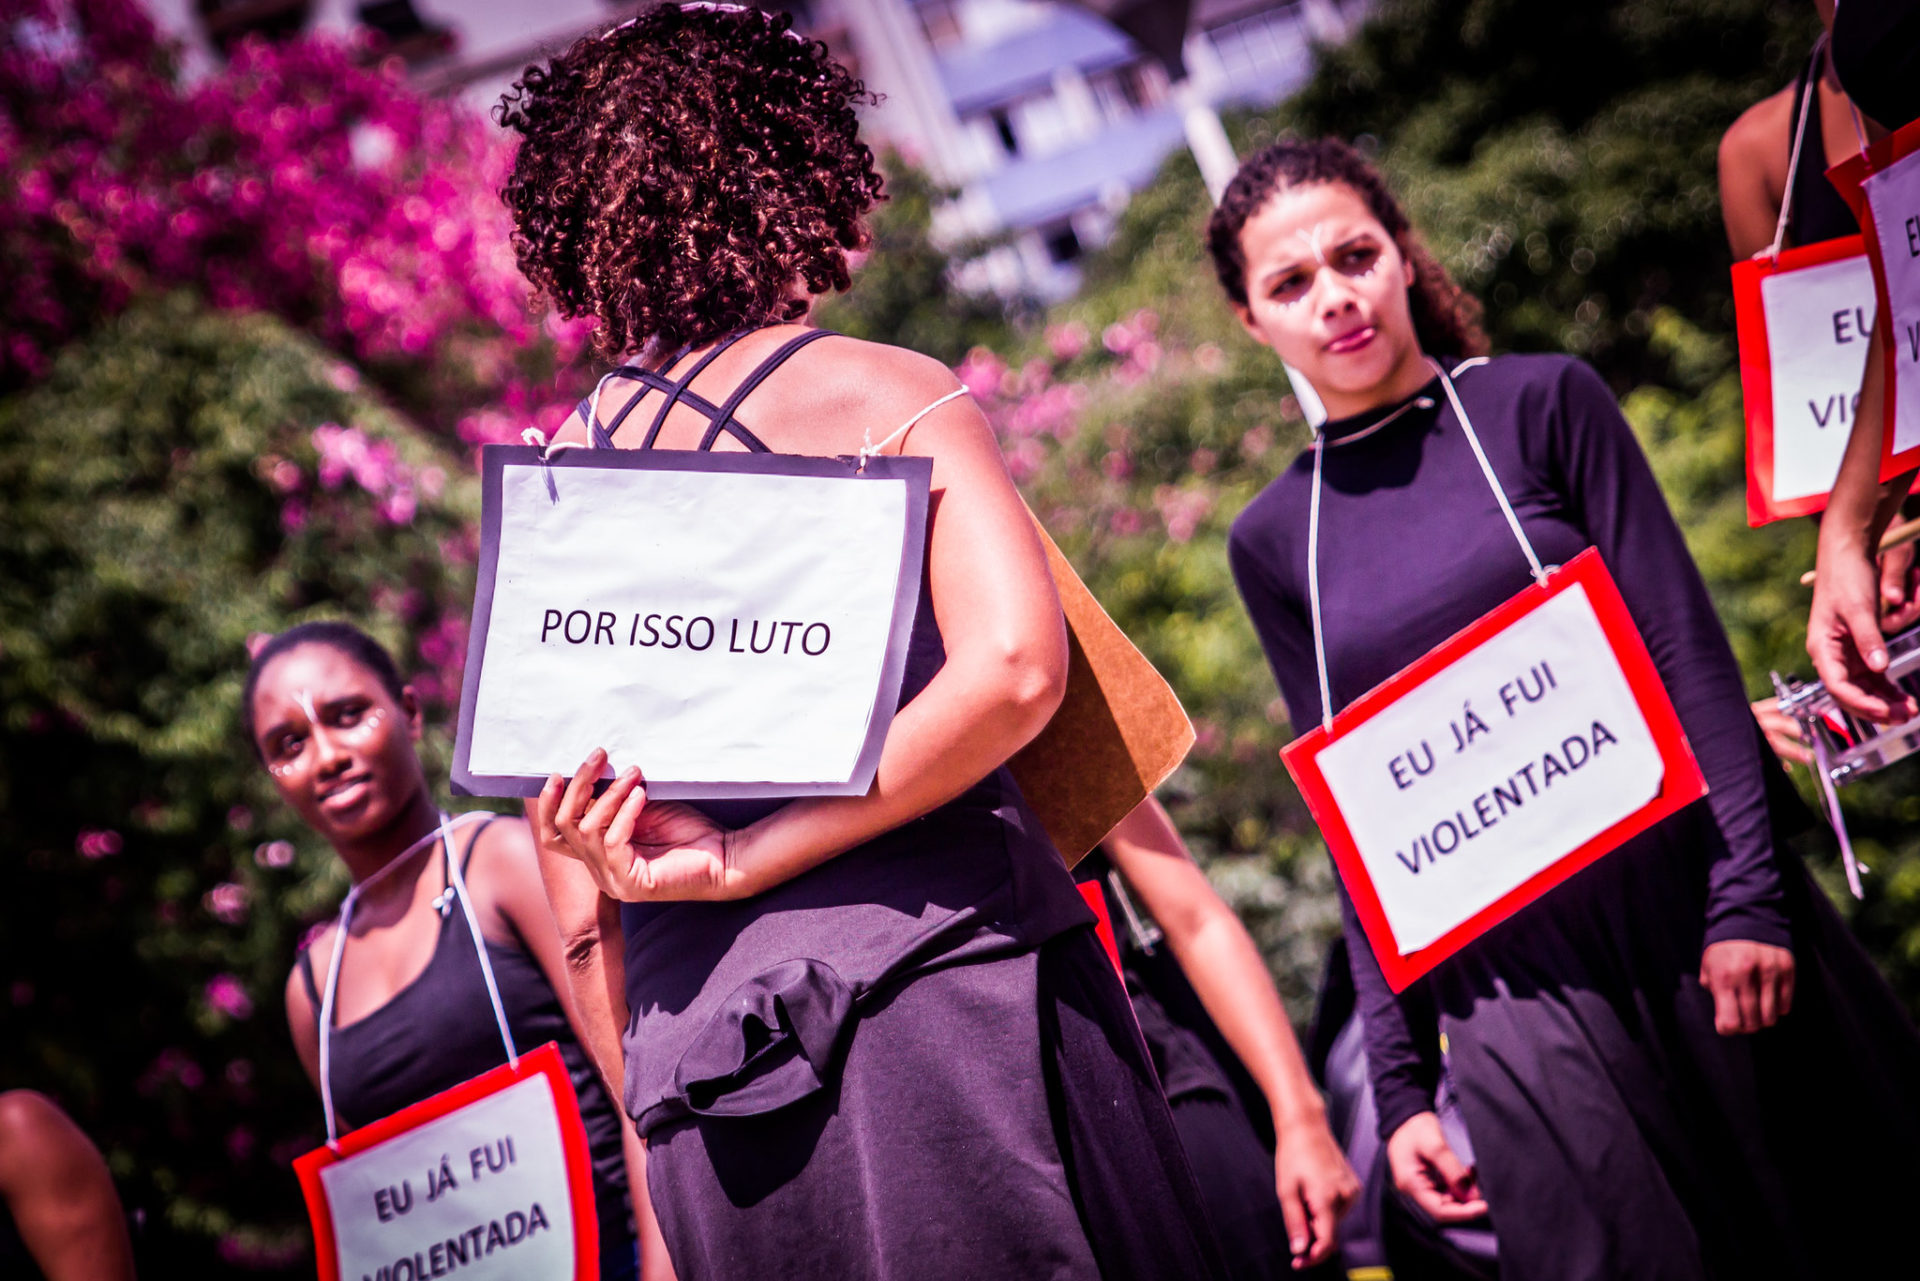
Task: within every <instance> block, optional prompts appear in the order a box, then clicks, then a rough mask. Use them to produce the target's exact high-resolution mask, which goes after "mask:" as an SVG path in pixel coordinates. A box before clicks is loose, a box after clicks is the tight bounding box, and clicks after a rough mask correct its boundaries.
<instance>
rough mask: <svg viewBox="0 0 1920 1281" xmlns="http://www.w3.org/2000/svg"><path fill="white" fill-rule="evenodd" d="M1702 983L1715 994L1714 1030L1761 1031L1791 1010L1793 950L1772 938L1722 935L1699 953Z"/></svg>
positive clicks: (1723, 1033)
mask: <svg viewBox="0 0 1920 1281" xmlns="http://www.w3.org/2000/svg"><path fill="white" fill-rule="evenodd" d="M1700 986H1701V987H1704V988H1706V989H1707V991H1708V992H1710V993H1712V995H1713V1030H1714V1031H1716V1032H1718V1033H1719V1034H1720V1035H1721V1036H1739V1035H1741V1034H1742V1033H1747V1032H1758V1031H1759V1030H1760V1029H1761V1028H1768V1027H1772V1026H1773V1025H1774V1024H1775V1023H1778V1022H1779V1021H1780V1020H1781V1019H1783V1018H1785V1017H1786V1016H1787V1014H1788V1012H1789V1011H1790V1010H1792V1009H1793V953H1792V952H1790V951H1788V950H1787V949H1786V948H1784V947H1775V946H1773V945H1772V944H1771V943H1754V942H1749V941H1748V940H1746V939H1722V940H1721V941H1720V942H1718V943H1712V944H1709V945H1708V946H1707V949H1706V951H1704V952H1702V953H1701V954H1700Z"/></svg>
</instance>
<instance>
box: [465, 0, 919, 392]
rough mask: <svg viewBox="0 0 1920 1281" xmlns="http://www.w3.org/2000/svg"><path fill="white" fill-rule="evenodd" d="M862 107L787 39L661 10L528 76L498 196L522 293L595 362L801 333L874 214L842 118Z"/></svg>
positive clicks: (509, 116)
mask: <svg viewBox="0 0 1920 1281" xmlns="http://www.w3.org/2000/svg"><path fill="white" fill-rule="evenodd" d="M872 101H875V99H874V98H873V96H872V95H870V94H868V93H867V91H866V87H865V86H864V85H863V84H862V83H861V82H860V81H858V80H856V79H854V77H853V76H852V75H851V74H850V73H849V72H848V71H847V69H846V68H845V67H842V66H841V65H840V64H838V63H837V62H835V61H834V60H833V59H832V57H831V56H830V55H829V54H828V52H827V47H826V46H825V45H824V44H821V43H820V42H819V41H817V40H803V39H801V38H800V37H798V36H797V35H795V34H794V33H793V32H792V19H791V18H789V17H788V16H786V15H785V14H768V13H764V12H762V11H760V10H757V9H741V10H721V9H713V8H703V7H687V8H682V7H680V6H678V5H674V4H663V5H660V6H659V7H658V8H654V9H650V10H648V11H647V12H646V13H644V14H642V15H641V16H640V17H638V18H636V19H634V20H633V21H631V22H628V23H625V24H623V25H621V26H617V27H614V28H612V29H611V30H608V31H605V32H602V33H600V34H598V35H592V36H587V37H584V38H582V39H581V40H578V41H576V42H575V43H574V45H573V47H572V48H570V49H568V50H567V51H566V52H565V53H563V54H561V55H560V56H558V57H556V58H554V59H553V61H552V62H551V63H549V64H548V65H546V66H544V67H540V66H531V67H528V68H527V70H526V72H525V74H524V75H522V76H521V77H520V79H519V80H518V81H517V82H515V84H514V86H513V89H512V90H511V91H510V92H508V94H507V95H506V96H505V97H504V98H502V99H501V101H500V105H499V106H498V107H497V108H495V111H494V118H495V119H496V120H498V121H499V122H500V124H502V125H503V126H505V127H506V128H508V129H511V130H513V131H514V132H516V133H518V134H520V135H521V141H520V150H519V154H518V156H517V157H516V159H515V161H514V166H513V172H512V175H511V176H510V177H509V178H508V180H507V184H506V189H505V190H504V191H503V192H502V193H501V195H502V198H503V199H504V200H505V201H506V203H507V207H508V208H509V209H511V210H512V211H513V219H514V236H513V247H514V253H515V255H516V257H517V258H518V259H519V262H520V269H521V271H523V272H524V273H525V274H526V276H527V279H529V280H531V281H532V282H533V283H534V285H535V286H536V287H537V288H538V289H539V290H540V291H541V292H542V293H543V294H545V295H546V296H547V297H548V298H549V299H551V300H552V302H553V304H554V306H555V307H557V308H558V309H559V311H560V312H561V313H562V314H563V315H566V316H573V317H590V318H592V319H593V320H595V321H597V322H598V326H597V330H596V333H595V342H596V343H597V345H598V346H599V347H600V348H601V350H602V351H604V352H606V353H607V354H609V355H616V356H617V355H619V354H622V353H625V352H629V351H635V350H637V349H639V348H640V347H641V346H643V345H644V344H646V343H647V342H648V341H649V340H651V341H652V342H654V343H657V344H659V345H660V346H663V347H668V348H672V347H678V346H681V345H683V344H696V343H703V342H707V341H710V340H712V339H714V338H718V337H720V336H721V335H723V334H727V333H731V332H733V331H735V330H738V329H743V328H747V327H750V326H755V325H763V324H768V323H772V322H775V321H780V320H794V319H798V318H799V317H800V316H802V315H804V314H805V312H806V309H807V305H808V300H807V298H806V297H803V296H800V294H799V290H798V289H796V286H798V287H799V288H800V289H804V291H805V293H806V294H807V295H812V294H820V293H825V292H827V291H829V290H837V289H845V288H846V287H847V285H848V283H849V277H848V267H847V254H848V253H849V252H850V251H853V250H857V249H860V248H863V247H864V246H865V245H866V243H867V231H866V227H865V224H864V221H863V219H864V216H865V214H866V212H867V211H868V210H869V209H871V208H872V207H873V205H874V203H875V202H876V201H878V200H880V199H883V196H882V194H881V181H880V175H879V173H878V172H877V171H876V170H875V168H874V162H873V153H872V152H871V151H870V150H868V148H867V146H866V144H865V143H863V142H861V141H860V137H859V126H858V122H857V121H856V119H855V117H854V106H855V104H857V103H861V102H872Z"/></svg>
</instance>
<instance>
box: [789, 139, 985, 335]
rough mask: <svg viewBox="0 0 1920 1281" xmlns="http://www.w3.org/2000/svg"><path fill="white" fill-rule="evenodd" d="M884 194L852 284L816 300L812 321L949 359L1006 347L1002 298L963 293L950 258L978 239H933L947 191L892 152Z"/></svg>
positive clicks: (886, 161) (974, 249)
mask: <svg viewBox="0 0 1920 1281" xmlns="http://www.w3.org/2000/svg"><path fill="white" fill-rule="evenodd" d="M881 159H882V165H883V167H884V168H885V170H886V178H887V200H886V203H884V204H882V205H881V206H880V207H879V209H877V210H876V211H875V212H874V215H873V218H872V220H871V231H872V235H873V245H872V249H871V251H870V252H869V253H868V255H867V258H866V260H865V262H864V263H862V264H861V265H860V267H859V268H858V270H857V271H856V272H855V273H854V283H853V287H852V289H850V290H849V291H848V292H846V293H845V294H841V295H839V296H837V297H833V298H829V299H827V300H826V301H825V302H823V303H821V305H820V308H819V313H818V317H817V319H818V322H819V323H820V325H822V326H823V327H824V328H827V329H833V330H838V331H839V332H840V333H843V334H846V335H848V336H849V337H852V338H864V339H866V340H867V341H869V342H885V343H894V344H897V345H898V346H902V347H910V348H912V349H913V350H915V351H920V352H925V353H926V354H927V355H929V356H934V357H937V358H938V359H940V360H944V361H946V362H947V363H948V364H950V365H954V364H958V363H959V362H960V359H961V357H963V356H965V355H966V354H967V352H968V351H969V350H971V349H972V348H974V347H983V346H984V347H1004V346H1005V345H1006V344H1007V342H1008V341H1009V339H1010V337H1011V334H1010V331H1009V329H1008V323H1007V316H1008V310H1009V309H1008V307H1007V305H1006V304H1003V303H1002V302H1001V300H999V299H997V298H993V297H982V296H979V295H975V294H969V293H967V292H966V291H965V290H963V289H961V288H960V287H959V286H957V285H956V284H955V283H954V281H953V262H954V258H955V256H956V253H957V255H958V256H959V257H960V258H966V257H969V256H971V255H973V254H976V253H979V252H981V250H982V249H983V248H984V246H982V245H976V244H965V245H959V246H955V247H950V248H949V247H943V246H941V245H938V244H936V243H935V241H934V237H933V210H934V206H935V205H936V204H937V203H938V202H939V201H941V200H943V199H946V198H947V197H948V196H949V195H950V194H951V193H949V192H946V191H943V190H942V189H941V188H940V187H939V186H938V185H937V184H935V183H934V181H933V180H932V178H930V177H929V176H928V175H927V172H926V171H925V170H924V169H920V168H918V167H916V166H915V165H913V164H911V163H909V162H908V161H907V160H906V159H905V158H904V157H902V156H900V155H899V154H898V153H896V152H888V153H886V154H885V155H884V156H883V157H882V158H881Z"/></svg>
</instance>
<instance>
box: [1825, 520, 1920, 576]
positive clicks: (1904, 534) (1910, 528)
mask: <svg viewBox="0 0 1920 1281" xmlns="http://www.w3.org/2000/svg"><path fill="white" fill-rule="evenodd" d="M1916 540H1920V519H1914V520H1906V521H1901V522H1900V523H1899V524H1898V525H1895V526H1894V527H1893V528H1892V529H1889V530H1888V531H1887V532H1886V533H1885V534H1882V535H1881V536H1880V550H1881V551H1883V552H1888V551H1892V550H1893V549H1894V548H1896V547H1904V546H1906V545H1907V544H1908V543H1911V542H1914V541H1916ZM1800 585H1801V586H1802V587H1811V586H1813V571H1812V570H1808V571H1807V572H1806V573H1804V574H1802V575H1800Z"/></svg>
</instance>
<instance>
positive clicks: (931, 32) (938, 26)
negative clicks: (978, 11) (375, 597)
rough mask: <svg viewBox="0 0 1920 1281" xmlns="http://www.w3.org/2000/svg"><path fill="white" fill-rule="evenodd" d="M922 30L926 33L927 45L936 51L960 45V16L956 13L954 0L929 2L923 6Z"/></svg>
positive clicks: (921, 12) (933, 0) (921, 11)
mask: <svg viewBox="0 0 1920 1281" xmlns="http://www.w3.org/2000/svg"><path fill="white" fill-rule="evenodd" d="M920 30H921V31H923V32H925V33H926V37H927V43H928V44H930V45H932V46H933V47H934V48H935V49H945V48H947V47H949V46H951V45H956V44H959V43H960V34H961V32H960V15H959V14H957V13H955V12H954V7H953V3H952V0H928V2H927V3H925V4H922V5H921V6H920Z"/></svg>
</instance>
